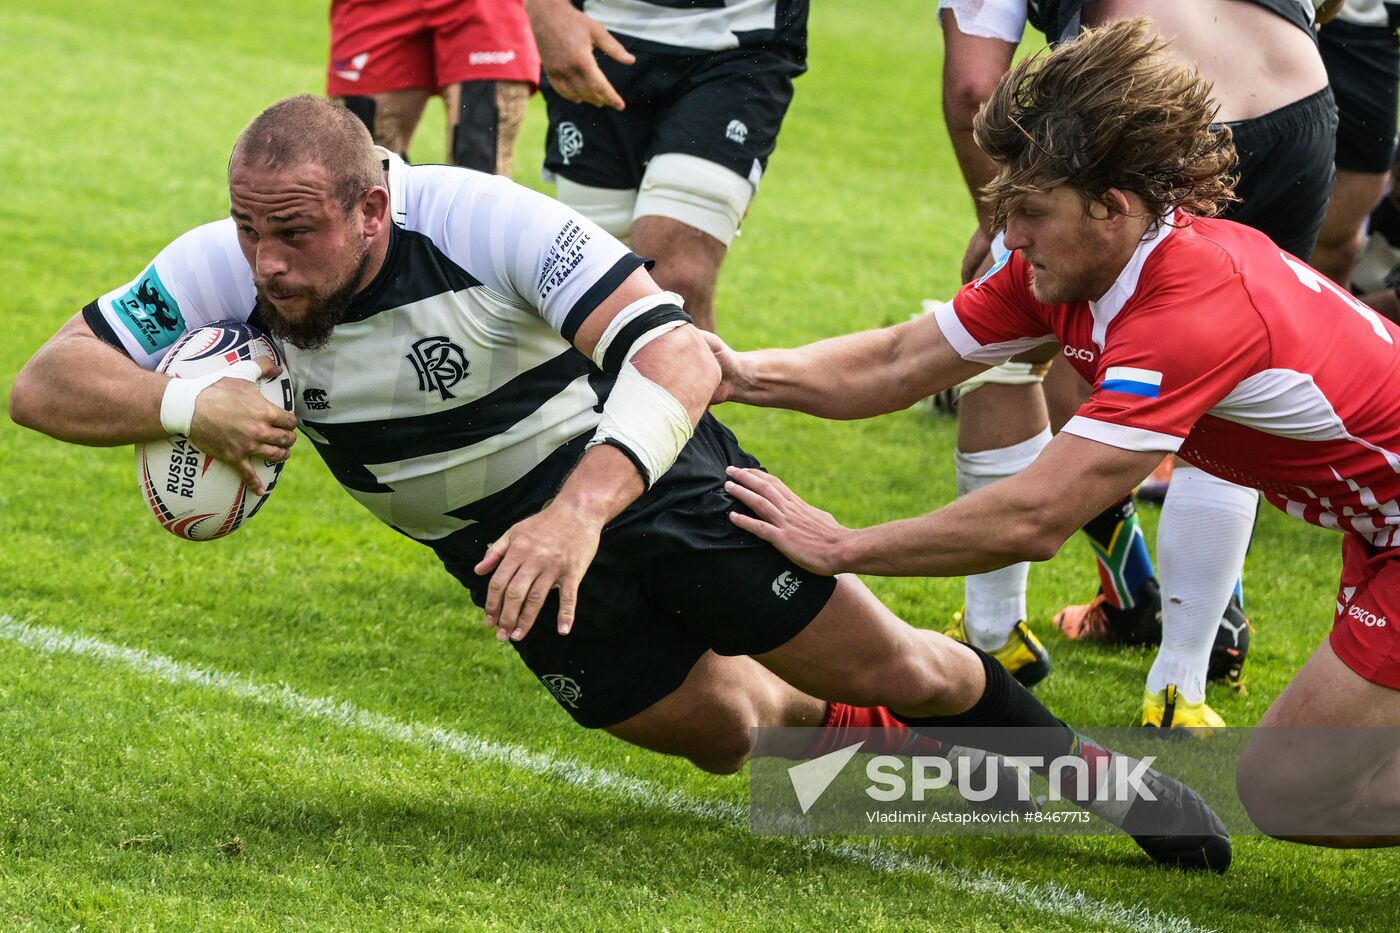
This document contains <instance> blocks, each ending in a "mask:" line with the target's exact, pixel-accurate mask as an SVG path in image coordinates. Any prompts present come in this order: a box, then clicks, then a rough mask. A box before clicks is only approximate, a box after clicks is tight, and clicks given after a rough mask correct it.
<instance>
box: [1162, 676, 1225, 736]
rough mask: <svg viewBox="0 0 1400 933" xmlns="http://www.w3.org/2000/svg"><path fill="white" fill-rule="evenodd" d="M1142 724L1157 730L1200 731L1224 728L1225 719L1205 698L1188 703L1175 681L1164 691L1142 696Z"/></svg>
mask: <svg viewBox="0 0 1400 933" xmlns="http://www.w3.org/2000/svg"><path fill="white" fill-rule="evenodd" d="M1142 724H1143V725H1144V726H1146V727H1149V728H1154V729H1186V730H1190V731H1191V732H1192V734H1197V733H1196V730H1206V729H1221V728H1224V726H1225V720H1224V719H1222V718H1221V717H1220V714H1219V713H1217V712H1216V711H1215V710H1213V709H1211V707H1210V704H1208V703H1206V701H1204V700H1202V701H1201V702H1199V703H1188V702H1186V700H1184V699H1183V698H1182V696H1181V694H1180V693H1179V692H1178V691H1177V689H1176V684H1167V688H1166V689H1165V690H1160V691H1158V692H1157V693H1144V694H1143V695H1142ZM1198 734H1200V735H1205V734H1207V733H1205V732H1204V731H1202V732H1200V733H1198Z"/></svg>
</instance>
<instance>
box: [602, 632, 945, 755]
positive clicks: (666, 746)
mask: <svg viewBox="0 0 1400 933" xmlns="http://www.w3.org/2000/svg"><path fill="white" fill-rule="evenodd" d="M784 726H786V727H804V726H805V727H815V726H822V727H824V728H823V729H822V730H821V733H819V734H818V736H817V737H816V738H815V739H814V738H813V737H812V735H811V733H805V732H804V733H799V734H798V735H795V736H793V737H792V741H793V744H792V745H791V747H789V748H783V747H781V746H779V745H777V744H776V743H775V744H770V745H768V747H767V748H766V753H768V754H772V755H780V756H782V757H787V758H809V757H817V756H819V755H822V754H825V753H826V752H828V751H831V750H833V749H836V748H840V747H843V746H844V745H846V744H848V742H849V740H848V739H846V738H845V736H846V734H847V732H848V730H852V729H854V730H857V731H859V733H860V735H861V736H862V739H863V740H864V741H865V742H866V747H867V748H870V749H872V750H875V751H884V752H889V753H909V754H941V750H940V747H939V745H938V744H937V743H936V742H933V741H931V740H926V739H922V738H921V737H919V736H916V735H914V734H913V733H912V731H911V730H910V729H909V728H908V727H907V726H905V725H903V724H902V723H900V722H898V721H897V720H896V719H895V718H894V717H893V716H892V715H891V714H890V713H889V711H888V710H884V709H879V708H875V707H859V706H852V705H851V704H843V703H831V702H828V701H826V700H819V699H817V698H816V697H813V696H809V695H808V694H805V693H803V692H802V691H800V690H798V689H797V688H796V687H793V686H792V685H791V684H788V683H785V682H784V681H783V680H782V679H780V678H779V677H778V676H777V675H776V674H774V673H773V672H772V671H769V670H768V669H767V668H765V667H764V666H763V665H761V664H759V663H758V662H757V661H755V660H753V659H752V658H747V657H742V656H741V657H726V656H722V655H718V654H715V653H714V652H707V653H706V654H705V655H703V656H702V657H701V658H700V660H699V661H698V662H697V663H696V665H695V666H694V667H693V668H691V670H690V674H689V675H687V677H686V679H685V682H684V683H682V684H681V686H680V687H679V688H678V689H676V690H674V691H672V692H671V693H670V694H669V695H667V696H666V697H664V698H662V699H661V700H659V701H657V702H656V703H653V704H652V705H651V706H649V707H648V708H647V709H645V710H643V711H642V712H641V713H638V714H637V715H635V716H632V717H630V718H629V719H626V720H623V721H622V722H620V723H618V724H617V725H615V726H611V727H609V728H608V729H607V730H606V731H607V732H608V733H609V734H611V735H613V736H615V737H616V738H619V739H622V740H623V741H625V742H630V743H631V744H633V745H638V746H640V747H642V748H646V749H650V750H651V751H654V752H660V753H662V754H665V755H679V756H681V757H683V758H687V759H689V760H690V761H691V762H692V763H693V764H695V765H696V766H697V767H699V768H701V769H702V770H705V771H709V772H712V773H714V774H732V773H734V772H735V771H738V770H739V769H740V768H742V767H743V766H744V762H746V761H747V760H748V759H749V756H750V754H751V752H752V740H753V733H752V732H751V731H750V730H752V729H760V728H778V727H784ZM872 730H883V731H879V732H876V731H872Z"/></svg>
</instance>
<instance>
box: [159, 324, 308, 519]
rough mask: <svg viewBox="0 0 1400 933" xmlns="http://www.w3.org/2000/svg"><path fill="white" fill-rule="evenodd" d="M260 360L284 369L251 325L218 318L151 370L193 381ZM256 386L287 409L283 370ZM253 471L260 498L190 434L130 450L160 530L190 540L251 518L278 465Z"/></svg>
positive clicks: (288, 400)
mask: <svg viewBox="0 0 1400 933" xmlns="http://www.w3.org/2000/svg"><path fill="white" fill-rule="evenodd" d="M263 357H268V358H270V359H272V360H274V361H275V362H276V363H277V365H278V366H282V367H284V368H285V365H286V363H285V361H284V360H283V358H282V354H281V352H279V350H278V349H277V345H276V344H274V343H273V342H272V341H271V340H270V339H268V337H267V336H266V335H265V334H263V333H262V332H261V331H259V330H258V329H257V328H255V327H251V326H249V325H248V324H244V323H242V322H241V321H219V322H216V323H214V324H206V325H205V326H203V327H198V328H195V329H194V330H192V331H190V332H189V333H187V334H185V336H183V337H181V338H180V339H179V340H178V341H177V342H176V343H175V345H174V346H172V347H171V348H170V351H169V352H168V353H166V354H165V358H164V359H162V360H161V361H160V366H158V367H157V368H156V371H157V372H162V373H167V374H169V375H171V376H174V377H175V378H177V379H179V378H192V377H197V376H206V375H209V374H210V373H213V372H216V371H218V370H220V369H225V368H227V367H229V366H232V365H233V364H234V363H237V362H240V361H242V360H256V359H261V358H263ZM258 388H259V389H260V390H261V391H262V394H263V396H264V397H265V398H266V399H267V400H268V401H269V402H271V403H272V404H274V405H281V406H282V407H283V408H285V409H286V410H287V411H291V410H292V404H293V395H292V380H291V379H290V378H289V377H288V376H287V374H286V373H285V372H283V374H282V375H280V376H278V377H277V378H275V379H263V380H259V382H258ZM254 466H255V468H256V470H257V473H258V478H259V479H261V480H262V482H263V485H264V486H266V487H267V494H266V495H262V496H259V495H256V494H255V493H254V492H253V491H252V490H251V489H249V488H248V487H247V486H245V485H244V484H243V480H242V478H241V477H240V476H239V475H238V472H237V471H236V470H234V468H233V467H231V466H229V465H228V464H226V463H221V462H220V461H218V460H215V459H214V458H213V457H211V456H209V455H208V454H206V453H204V452H203V451H201V450H200V449H199V448H198V447H197V446H195V443H194V442H193V441H191V440H190V439H189V438H188V437H184V436H182V435H178V434H177V435H175V436H173V437H167V438H162V439H161V440H158V441H146V442H145V443H141V444H137V445H136V478H137V480H138V481H139V482H140V484H141V494H142V496H143V498H144V499H145V500H146V506H147V507H148V508H149V509H150V510H151V514H152V515H154V516H155V518H156V521H158V522H160V524H161V527H162V528H164V529H165V530H166V531H168V532H170V533H171V534H173V535H177V536H179V537H181V538H185V539H187V540H190V541H210V540H212V539H214V538H222V537H223V536H224V535H226V534H229V533H230V532H232V531H235V530H236V529H238V528H239V527H240V526H241V525H243V523H244V522H246V521H248V520H249V519H250V518H252V517H253V516H254V515H256V514H257V511H258V509H260V508H261V507H262V504H263V503H264V502H266V501H267V497H268V496H269V495H271V494H272V489H273V487H274V486H276V485H277V478H278V477H279V476H280V475H281V474H282V464H281V463H274V462H272V461H270V460H265V461H261V462H259V463H255V464H254Z"/></svg>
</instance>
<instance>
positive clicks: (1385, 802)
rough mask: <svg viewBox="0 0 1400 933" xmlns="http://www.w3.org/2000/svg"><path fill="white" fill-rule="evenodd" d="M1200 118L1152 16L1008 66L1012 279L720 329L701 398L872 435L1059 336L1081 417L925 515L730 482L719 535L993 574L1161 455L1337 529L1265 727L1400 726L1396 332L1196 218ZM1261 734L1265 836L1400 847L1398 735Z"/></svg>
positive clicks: (1210, 194) (1006, 177) (850, 564)
mask: <svg viewBox="0 0 1400 933" xmlns="http://www.w3.org/2000/svg"><path fill="white" fill-rule="evenodd" d="M1125 87H1131V88H1133V92H1132V93H1124V92H1123V88H1125ZM1214 112H1215V108H1214V105H1213V104H1212V103H1211V101H1210V88H1209V85H1207V84H1206V83H1205V82H1204V81H1202V80H1201V79H1200V78H1199V77H1198V76H1197V75H1196V73H1195V72H1194V71H1192V70H1190V69H1188V68H1187V67H1185V66H1183V65H1178V64H1174V63H1172V62H1171V61H1170V60H1169V59H1167V58H1166V57H1165V56H1163V55H1162V50H1161V43H1160V41H1159V40H1153V39H1150V38H1149V37H1148V32H1147V26H1146V24H1145V21H1143V20H1131V21H1126V22H1120V23H1116V24H1113V25H1111V26H1106V27H1103V28H1101V29H1097V30H1091V31H1089V32H1087V33H1086V34H1085V36H1084V37H1083V38H1081V39H1079V40H1076V41H1074V42H1072V43H1069V44H1066V45H1064V46H1061V47H1060V48H1059V49H1058V50H1057V51H1055V52H1054V53H1053V54H1050V55H1048V56H1041V57H1038V58H1036V59H1032V60H1028V61H1026V62H1024V63H1022V64H1021V65H1018V66H1017V67H1016V68H1015V69H1014V70H1013V71H1012V72H1011V73H1009V74H1008V75H1007V77H1006V79H1004V80H1003V82H1002V83H1001V84H1000V85H999V86H998V89H997V92H996V94H995V95H994V96H993V97H992V99H991V100H990V101H989V103H988V105H987V107H986V108H985V109H984V110H983V111H982V113H981V114H980V115H979V117H978V123H977V141H978V145H979V146H980V147H981V148H982V149H983V150H984V151H985V152H986V153H987V154H988V155H989V156H991V158H992V159H993V160H994V161H995V162H996V164H997V167H998V172H997V175H996V177H995V179H994V180H993V181H992V183H991V184H990V185H989V186H988V189H987V191H988V195H989V200H990V202H991V203H992V204H993V205H994V208H995V215H996V225H997V227H998V228H1001V229H1004V231H1005V238H1006V245H1007V247H1008V248H1010V249H1011V250H1013V252H1012V253H1011V254H1010V255H1009V256H1008V257H1007V258H1006V259H1005V261H1003V262H1002V263H999V264H998V265H997V266H994V267H993V268H992V269H991V270H990V271H989V272H988V273H987V274H986V275H984V276H983V277H982V278H980V279H978V280H977V281H976V282H974V283H972V284H969V285H967V286H965V287H964V288H963V289H962V290H961V291H960V292H959V293H958V295H957V296H956V298H955V299H954V300H953V301H952V303H951V304H949V305H947V306H945V307H943V308H942V309H941V310H939V311H938V312H936V313H935V314H930V315H926V316H924V317H921V318H917V319H915V320H913V321H910V322H908V323H905V324H900V325H897V326H895V327H890V328H885V329H883V330H876V331H869V332H866V333H862V334H854V335H850V336H847V337H841V338H836V339H833V340H826V341H822V342H820V343H816V344H811V345H809V346H807V347H802V348H798V349H795V350H764V351H756V352H752V353H744V354H738V353H734V352H733V351H731V350H729V349H728V348H727V347H725V346H724V345H723V343H722V342H720V341H719V339H718V338H715V337H712V338H711V345H712V347H713V348H714V349H715V351H716V353H717V356H718V357H719V359H720V363H721V367H722V369H723V373H724V377H723V381H722V383H721V386H720V389H719V391H718V393H717V395H716V401H723V400H726V399H731V400H735V401H740V402H747V403H749V404H756V405H765V406H771V407H781V408H793V409H798V410H801V411H806V412H809V413H812V414H817V415H822V416H825V417H831V418H856V417H866V416H869V415H873V414H876V413H882V412H886V411H893V410H898V409H899V408H901V407H904V406H907V405H909V404H911V403H912V402H913V401H914V400H916V399H918V398H922V397H924V396H927V395H930V394H932V393H934V392H936V391H941V390H942V389H945V388H947V387H948V386H950V385H953V384H956V383H957V382H959V381H961V380H963V379H966V378H968V377H969V376H971V375H973V374H975V373H976V372H978V371H980V370H982V369H984V368H985V367H988V366H991V365H996V364H999V363H1001V362H1003V361H1005V360H1007V359H1009V358H1010V357H1011V356H1013V355H1015V354H1017V353H1021V352H1023V351H1025V350H1028V349H1030V348H1032V347H1036V346H1040V345H1042V344H1044V343H1046V342H1048V341H1051V340H1055V341H1059V342H1060V343H1062V344H1063V345H1064V347H1065V348H1066V352H1065V357H1066V359H1067V360H1068V362H1069V364H1070V365H1072V366H1073V367H1074V368H1075V369H1076V370H1077V371H1078V372H1079V373H1080V374H1081V375H1082V376H1083V377H1084V378H1085V379H1086V380H1088V381H1089V382H1090V383H1091V384H1092V385H1093V387H1094V388H1093V393H1092V395H1091V396H1090V398H1089V400H1088V401H1087V402H1086V403H1085V404H1084V405H1083V407H1082V408H1080V409H1079V411H1078V413H1077V414H1076V416H1075V417H1073V418H1072V419H1070V421H1069V423H1068V424H1067V425H1066V426H1065V428H1064V430H1063V431H1062V432H1061V433H1060V434H1059V435H1058V436H1056V437H1055V438H1054V439H1053V440H1051V441H1050V442H1049V443H1048V444H1047V445H1046V447H1045V450H1044V452H1043V453H1042V454H1041V455H1040V456H1039V458H1038V459H1037V460H1036V461H1035V462H1034V463H1033V464H1031V465H1030V466H1029V467H1028V468H1027V469H1025V470H1024V471H1023V472H1021V473H1019V474H1017V475H1015V476H1013V477H1010V478H1008V479H1006V480H1003V481H1001V482H998V483H995V484H993V485H992V486H989V487H987V488H986V489H982V490H978V491H976V492H973V493H970V494H968V495H966V496H964V497H962V498H960V499H958V500H956V501H954V502H952V503H951V504H949V505H947V506H945V507H943V508H941V509H938V510H936V511H934V512H931V513H929V514H927V515H924V516H921V517H919V518H914V519H909V520H905V521H897V522H891V523H889V524H885V525H878V526H875V527H872V528H865V529H848V528H845V527H843V526H841V525H840V524H838V523H837V522H836V521H835V520H834V519H833V518H832V517H831V516H830V515H829V514H827V513H825V512H821V511H819V510H817V509H815V508H813V507H812V506H810V505H807V504H806V503H804V502H803V501H802V500H801V499H799V498H798V497H796V496H795V495H794V494H793V493H792V492H790V491H789V490H788V489H787V487H786V486H784V485H783V484H782V483H781V482H780V481H778V480H776V479H774V478H773V477H771V476H768V475H767V474H765V473H762V472H759V471H755V470H739V469H731V470H730V476H731V480H732V482H731V483H730V485H729V487H728V488H729V489H730V490H731V491H732V492H733V494H734V495H736V497H737V498H739V499H740V501H741V502H743V503H744V504H745V505H747V506H748V507H749V508H750V509H752V510H753V512H754V513H755V514H756V515H757V518H753V517H748V516H745V515H741V514H739V513H734V514H733V515H732V520H733V521H734V522H735V524H737V525H739V526H740V527H741V528H744V529H746V530H749V531H753V532H754V533H756V534H758V535H759V536H760V537H763V538H765V539H766V540H768V541H771V542H772V543H773V544H775V545H776V546H777V547H778V548H779V549H780V550H782V551H784V552H785V553H787V554H788V556H789V557H791V558H793V559H794V560H795V561H796V562H797V563H799V564H801V565H803V566H804V567H807V568H809V569H813V570H817V571H820V572H823V573H832V572H844V571H852V572H858V573H874V574H887V575H933V576H951V575H959V574H967V573H976V572H983V571H987V570H991V569H994V568H996V567H1000V566H1005V565H1007V564H1009V563H1012V562H1014V561H1018V560H1027V559H1029V560H1044V559H1047V558H1049V557H1051V556H1053V555H1054V554H1055V552H1056V551H1057V550H1058V549H1059V547H1060V545H1061V544H1063V543H1064V541H1065V540H1066V539H1068V538H1069V537H1070V536H1071V535H1072V534H1073V533H1074V532H1075V531H1076V530H1078V529H1079V528H1080V526H1081V525H1082V524H1083V523H1084V522H1085V521H1086V520H1087V519H1088V518H1090V517H1091V516H1093V515H1094V514H1096V513H1097V512H1098V511H1100V510H1102V509H1103V508H1104V507H1105V506H1107V505H1108V504H1109V503H1111V502H1113V501H1115V500H1116V499H1117V498H1119V497H1121V496H1122V495H1123V493H1124V492H1125V491H1126V490H1128V489H1131V488H1132V486H1133V485H1134V484H1136V483H1137V482H1139V481H1140V480H1141V479H1142V478H1143V477H1145V476H1146V475H1147V474H1148V473H1149V472H1151V470H1152V469H1153V467H1155V466H1156V465H1157V463H1158V462H1160V461H1161V459H1162V456H1163V454H1165V453H1178V454H1180V455H1181V456H1182V457H1184V458H1185V459H1186V460H1187V461H1189V462H1190V463H1192V464H1193V465H1195V466H1197V467H1199V468H1201V469H1203V470H1206V471H1208V472H1210V473H1212V474H1214V475H1216V476H1221V477H1224V478H1226V479H1229V480H1231V481H1234V482H1238V483H1242V484H1246V485H1248V486H1251V487H1253V488H1256V489H1259V490H1261V491H1262V492H1263V494H1264V495H1265V497H1266V498H1268V499H1269V501H1270V502H1272V503H1274V504H1275V505H1277V506H1278V507H1280V508H1282V509H1284V510H1285V511H1287V512H1289V513H1290V514H1293V515H1296V516H1298V517H1299V518H1302V519H1304V520H1306V521H1310V522H1312V523H1314V524H1318V525H1322V526H1324V527H1329V528H1336V529H1339V530H1341V531H1343V532H1345V533H1346V537H1345V539H1344V541H1345V544H1344V548H1343V553H1344V561H1345V566H1344V570H1343V577H1342V583H1343V586H1342V590H1341V595H1340V596H1339V599H1338V606H1339V608H1338V611H1337V613H1336V617H1335V623H1334V628H1333V632H1332V636H1331V639H1330V640H1329V641H1328V642H1325V643H1324V644H1323V645H1321V646H1320V647H1319V648H1318V649H1317V651H1316V653H1315V654H1314V656H1313V657H1312V659H1311V660H1310V661H1309V662H1308V664H1307V665H1306V666H1305V667H1304V668H1303V670H1302V671H1300V672H1299V673H1298V675H1297V676H1296V677H1295V678H1294V680H1293V682H1292V683H1291V684H1290V686H1289V687H1288V689H1287V690H1286V691H1285V692H1284V693H1283V694H1282V695H1281V696H1280V697H1279V698H1278V699H1277V700H1276V701H1275V703H1274V705H1273V706H1272V707H1271V708H1270V709H1269V711H1268V713H1267V714H1266V715H1265V717H1264V720H1263V722H1262V723H1261V724H1263V725H1271V726H1327V727H1336V726H1360V725H1390V726H1400V635H1397V634H1396V631H1395V624H1391V623H1390V621H1389V620H1390V619H1392V618H1393V619H1396V620H1397V623H1400V579H1398V578H1400V549H1397V546H1400V401H1397V400H1400V329H1397V328H1396V327H1395V326H1394V325H1392V324H1390V323H1388V322H1386V321H1384V320H1382V319H1381V318H1380V317H1379V316H1378V315H1377V314H1376V313H1375V312H1374V311H1372V310H1371V309H1370V308H1368V307H1366V306H1365V305H1363V304H1361V303H1360V302H1359V301H1357V300H1355V299H1354V298H1352V297H1351V296H1350V295H1348V294H1347V293H1345V292H1343V291H1342V290H1341V289H1339V288H1337V287H1335V286H1333V285H1332V284H1331V283H1330V282H1328V281H1327V280H1326V279H1325V278H1324V277H1323V276H1321V275H1320V274H1318V273H1317V272H1315V271H1314V270H1312V269H1311V268H1309V267H1308V266H1306V265H1305V264H1304V263H1303V262H1302V261H1300V260H1298V259H1295V258H1293V257H1292V256H1289V255H1288V254H1286V253H1284V252H1282V251H1281V250H1280V249H1279V248H1278V247H1277V246H1275V245H1274V244H1273V243H1272V242H1271V241H1270V240H1269V239H1268V238H1267V237H1266V236H1264V235H1263V234H1261V233H1258V232H1257V231H1254V230H1252V229H1250V228H1247V227H1244V226H1241V225H1239V224H1235V223H1232V222H1229V221H1224V220H1217V219H1211V218H1210V216H1209V215H1211V214H1214V213H1215V212H1217V211H1218V210H1219V209H1220V207H1221V206H1222V204H1223V203H1225V202H1226V201H1228V199H1229V197H1230V196H1231V189H1230V183H1231V179H1230V178H1229V176H1228V175H1227V171H1228V169H1229V168H1230V166H1231V164H1232V163H1233V160H1234V153H1233V148H1232V145H1231V142H1230V134H1229V132H1228V130H1221V129H1219V128H1217V127H1212V126H1211V122H1212V117H1213V115H1214ZM1266 735H1267V730H1260V731H1258V732H1256V733H1255V736H1254V738H1253V740H1252V741H1251V744H1250V746H1249V747H1248V749H1247V751H1246V754H1245V757H1244V760H1243V762H1242V764H1241V771H1240V788H1241V792H1242V795H1243V797H1244V800H1245V803H1246V806H1247V807H1248V808H1249V810H1250V813H1251V816H1252V817H1253V818H1254V819H1255V822H1256V823H1258V824H1259V825H1260V827H1261V828H1263V829H1264V830H1266V831H1268V832H1270V833H1272V834H1274V835H1279V836H1283V837H1286V838H1293V839H1297V840H1298V841H1306V842H1314V843H1318V844H1325V845H1339V846H1359V845H1368V846H1369V845H1379V844H1393V843H1395V842H1397V841H1400V821H1397V820H1396V819H1394V818H1392V819H1389V820H1387V819H1386V817H1387V816H1388V815H1390V814H1394V813H1395V811H1396V809H1397V808H1400V793H1398V792H1397V787H1396V784H1395V782H1393V781H1390V782H1386V781H1383V780H1372V779H1373V778H1374V777H1375V776H1376V775H1377V774H1383V773H1384V772H1385V769H1387V768H1392V767H1394V766H1395V765H1396V763H1397V762H1396V757H1397V748H1396V745H1395V744H1394V742H1393V741H1391V742H1386V741H1383V740H1382V741H1371V742H1368V743H1366V744H1364V745H1361V746H1359V747H1356V748H1350V749H1348V750H1347V751H1348V753H1349V754H1347V755H1346V756H1342V755H1316V754H1308V753H1307V752H1308V749H1307V747H1306V746H1297V747H1295V743H1296V742H1297V741H1298V740H1297V739H1296V734H1294V733H1287V734H1282V733H1277V734H1275V735H1274V737H1273V738H1272V739H1269V738H1267V737H1266ZM1337 735H1341V734H1340V733H1337ZM1392 773H1393V772H1392ZM1299 826H1307V827H1309V828H1308V829H1307V830H1301V831H1300V830H1299V829H1298V828H1297V827H1299Z"/></svg>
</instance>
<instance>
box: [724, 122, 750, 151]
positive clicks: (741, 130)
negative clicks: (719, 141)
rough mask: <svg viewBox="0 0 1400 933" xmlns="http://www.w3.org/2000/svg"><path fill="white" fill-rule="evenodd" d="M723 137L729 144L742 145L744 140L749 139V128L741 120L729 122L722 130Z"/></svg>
mask: <svg viewBox="0 0 1400 933" xmlns="http://www.w3.org/2000/svg"><path fill="white" fill-rule="evenodd" d="M724 136H725V138H726V139H728V140H729V141H730V142H735V143H738V144H739V145H741V146H742V145H743V144H744V140H746V139H748V138H749V128H748V127H747V126H745V125H744V123H743V121H742V120H730V121H729V125H728V126H726V127H725V128H724Z"/></svg>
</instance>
